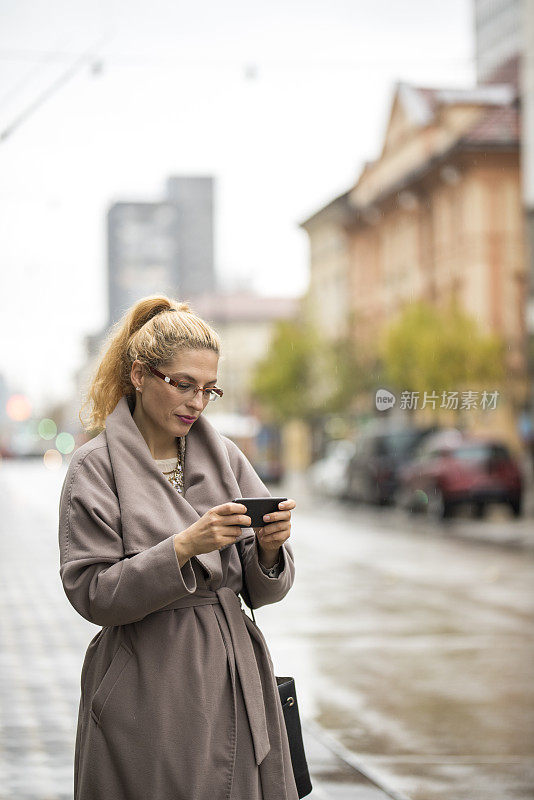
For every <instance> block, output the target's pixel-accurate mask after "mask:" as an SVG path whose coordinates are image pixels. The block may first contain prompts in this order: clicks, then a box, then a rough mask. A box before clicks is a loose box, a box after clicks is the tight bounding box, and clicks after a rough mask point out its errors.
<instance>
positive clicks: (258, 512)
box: [232, 497, 287, 528]
mask: <svg viewBox="0 0 534 800" xmlns="http://www.w3.org/2000/svg"><path fill="white" fill-rule="evenodd" d="M282 500H287V497H237V498H236V499H235V500H233V501H232V502H234V503H242V504H243V505H244V506H246V507H247V511H246V514H247V516H248V517H250V519H251V523H250V525H240V526H239V527H240V528H249V527H250V528H263V526H264V525H268V524H269V523H268V522H265V520H264V519H263V515H264V514H270V513H271V512H272V511H280V509H279V508H278V503H281V502H282Z"/></svg>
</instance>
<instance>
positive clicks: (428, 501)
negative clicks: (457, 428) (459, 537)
mask: <svg viewBox="0 0 534 800" xmlns="http://www.w3.org/2000/svg"><path fill="white" fill-rule="evenodd" d="M428 445H429V447H427V448H422V449H421V450H420V451H419V452H418V453H417V457H416V458H415V459H413V460H412V461H411V462H410V463H408V464H405V465H404V466H403V467H402V469H401V470H399V482H398V489H397V494H396V499H397V501H398V503H399V505H401V506H402V507H404V508H406V509H407V510H410V511H417V510H423V509H424V508H426V509H427V510H428V513H430V514H431V515H432V516H433V517H435V518H438V519H444V518H446V517H450V516H451V515H452V514H453V511H454V509H455V508H456V507H458V506H460V505H462V504H465V503H469V504H471V505H472V508H473V512H474V514H475V516H477V517H483V516H484V514H485V511H486V507H487V505H488V503H495V502H497V503H505V504H507V505H508V506H509V507H510V509H511V511H512V514H513V515H514V516H515V517H518V516H520V515H521V510H522V496H523V479H522V474H521V469H520V466H519V464H518V462H517V460H516V459H515V458H514V457H513V456H512V455H511V454H510V451H509V450H508V448H507V447H506V445H504V444H503V443H502V442H500V441H498V440H494V439H482V438H479V437H475V436H462V437H461V440H460V441H456V442H452V440H451V441H450V442H449V443H447V442H446V441H444V440H442V441H441V442H439V441H434V442H432V441H429V442H428Z"/></svg>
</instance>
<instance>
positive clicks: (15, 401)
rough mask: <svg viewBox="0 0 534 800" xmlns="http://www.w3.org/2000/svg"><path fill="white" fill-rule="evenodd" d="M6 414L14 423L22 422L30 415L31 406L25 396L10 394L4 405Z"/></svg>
mask: <svg viewBox="0 0 534 800" xmlns="http://www.w3.org/2000/svg"><path fill="white" fill-rule="evenodd" d="M6 413H7V416H8V417H9V419H12V420H14V421H15V422H24V420H26V419H28V418H29V417H30V416H31V413H32V404H31V403H30V401H29V400H28V398H27V397H26V395H25V394H12V395H11V397H10V398H9V399H8V401H7V403H6Z"/></svg>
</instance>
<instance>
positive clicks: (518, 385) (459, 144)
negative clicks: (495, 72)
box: [301, 83, 527, 427]
mask: <svg viewBox="0 0 534 800" xmlns="http://www.w3.org/2000/svg"><path fill="white" fill-rule="evenodd" d="M519 145H520V115H519V103H518V97H517V90H516V87H515V86H514V85H513V84H500V85H485V86H478V87H475V88H473V89H434V88H426V87H424V88H423V87H417V86H413V85H410V84H407V83H398V84H397V87H396V91H395V95H394V99H393V103H392V106H391V111H390V116H389V122H388V126H387V131H386V135H385V139H384V143H383V146H382V150H381V153H380V155H379V157H378V158H377V159H376V160H375V161H373V162H369V163H367V164H366V165H365V167H364V169H363V171H362V173H361V175H360V177H359V178H358V180H357V182H356V184H355V185H354V186H353V187H352V188H350V189H349V190H348V191H346V192H345V193H343V194H342V195H340V196H339V197H337V198H335V199H334V200H332V201H331V202H330V203H328V205H326V206H325V207H324V208H322V209H320V210H318V211H317V212H316V213H315V214H313V215H312V216H311V217H309V218H308V219H306V220H304V221H303V222H302V223H301V227H302V228H304V229H305V230H306V231H307V233H308V236H309V239H310V254H311V261H310V286H309V290H308V292H307V295H306V297H305V298H304V300H303V308H304V310H305V314H306V316H307V317H308V319H309V320H310V321H311V322H312V323H315V324H316V325H317V326H318V327H319V328H320V329H322V330H323V333H324V334H325V335H326V336H328V337H330V338H332V337H335V336H337V335H339V334H340V333H342V332H346V331H348V332H349V333H351V334H352V336H353V338H354V340H355V342H358V343H359V344H360V345H364V347H365V348H366V350H369V351H373V350H374V349H375V348H376V344H377V342H378V341H379V335H380V332H381V330H382V329H383V328H384V327H385V326H386V325H387V324H388V323H389V322H390V321H391V320H392V319H393V318H394V317H395V316H396V315H397V313H398V312H400V311H401V310H402V308H403V307H404V306H406V305H408V304H410V303H411V302H413V301H414V300H417V299H426V300H427V301H428V302H429V303H431V304H434V305H435V306H436V307H440V306H442V305H444V304H446V303H447V301H448V300H450V299H452V298H453V297H455V298H456V299H457V300H458V301H459V303H460V305H461V306H462V307H463V308H464V309H465V310H466V311H467V312H468V313H469V314H471V315H472V316H474V317H475V318H476V320H477V321H478V323H479V326H480V328H481V330H482V331H485V332H495V333H498V334H500V335H501V337H502V338H503V339H504V341H505V342H506V344H507V349H506V358H507V366H508V369H509V375H510V384H509V386H510V392H511V393H512V395H513V396H514V399H515V400H516V401H517V400H519V398H521V396H523V395H524V391H525V385H524V376H525V350H526V347H525V345H526V320H525V306H526V283H527V276H526V256H525V232H524V218H523V214H522V202H521V171H520V158H519ZM507 425H508V427H510V425H509V420H508V422H507Z"/></svg>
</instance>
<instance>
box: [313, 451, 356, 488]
mask: <svg viewBox="0 0 534 800" xmlns="http://www.w3.org/2000/svg"><path fill="white" fill-rule="evenodd" d="M353 453H354V442H352V441H350V440H348V439H337V440H335V441H332V442H328V444H327V445H326V448H325V455H324V457H323V458H320V459H318V460H317V461H315V462H314V463H313V464H312V465H311V467H310V468H309V470H308V474H309V478H310V481H311V485H312V487H313V488H314V489H315V491H317V492H320V493H321V494H325V495H327V496H328V497H342V496H343V492H344V490H345V472H346V469H347V463H348V461H349V459H350V458H351V456H352V455H353Z"/></svg>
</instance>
